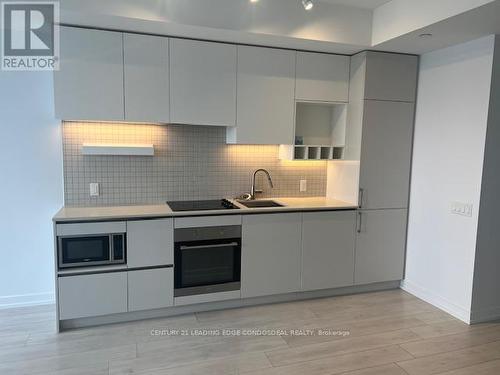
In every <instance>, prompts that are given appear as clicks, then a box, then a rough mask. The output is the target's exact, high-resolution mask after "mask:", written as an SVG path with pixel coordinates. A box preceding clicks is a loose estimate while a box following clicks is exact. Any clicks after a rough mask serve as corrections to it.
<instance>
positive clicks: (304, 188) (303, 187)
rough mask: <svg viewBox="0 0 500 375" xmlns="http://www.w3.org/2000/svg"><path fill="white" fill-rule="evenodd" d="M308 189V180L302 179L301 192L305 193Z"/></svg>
mask: <svg viewBox="0 0 500 375" xmlns="http://www.w3.org/2000/svg"><path fill="white" fill-rule="evenodd" d="M306 191H307V180H300V192H301V193H305V192H306Z"/></svg>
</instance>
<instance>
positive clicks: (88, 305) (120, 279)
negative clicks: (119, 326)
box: [58, 272, 127, 320]
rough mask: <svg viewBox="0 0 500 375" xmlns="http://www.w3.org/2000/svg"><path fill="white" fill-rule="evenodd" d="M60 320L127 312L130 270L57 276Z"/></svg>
mask: <svg viewBox="0 0 500 375" xmlns="http://www.w3.org/2000/svg"><path fill="white" fill-rule="evenodd" d="M58 290H59V319H61V320H66V319H76V318H86V317H91V316H100V315H109V314H117V313H123V312H127V273H126V272H114V273H103V274H94V275H79V276H65V277H59V278H58Z"/></svg>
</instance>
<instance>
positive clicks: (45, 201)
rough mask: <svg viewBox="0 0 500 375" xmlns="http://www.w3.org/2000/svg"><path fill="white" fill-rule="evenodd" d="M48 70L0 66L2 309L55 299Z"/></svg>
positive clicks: (57, 170) (55, 194)
mask: <svg viewBox="0 0 500 375" xmlns="http://www.w3.org/2000/svg"><path fill="white" fill-rule="evenodd" d="M52 101H53V94H52V74H51V73H48V72H44V73H41V72H5V71H0V124H1V127H2V129H1V132H2V135H1V137H0V176H2V183H1V184H0V196H1V205H0V210H1V211H0V212H1V215H0V238H1V245H0V259H1V261H0V308H2V307H6V306H14V305H24V304H36V303H44V302H48V301H53V299H54V276H53V273H54V260H53V258H54V257H53V240H52V238H53V237H52V222H51V218H52V216H53V215H54V213H55V212H56V211H57V210H58V209H59V208H60V207H61V206H62V204H63V187H62V152H61V136H60V126H59V124H58V122H57V121H56V120H55V119H54V115H53V104H52Z"/></svg>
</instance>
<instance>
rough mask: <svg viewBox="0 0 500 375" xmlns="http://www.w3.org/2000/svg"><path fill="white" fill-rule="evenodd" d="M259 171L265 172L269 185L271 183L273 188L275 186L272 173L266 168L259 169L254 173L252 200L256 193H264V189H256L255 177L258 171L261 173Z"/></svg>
mask: <svg viewBox="0 0 500 375" xmlns="http://www.w3.org/2000/svg"><path fill="white" fill-rule="evenodd" d="M259 172H264V173H265V174H266V175H267V180H268V181H269V185H271V188H274V184H273V179H272V178H271V175H270V174H269V172H268V171H266V170H265V169H257V170H256V171H255V172H254V173H253V179H252V189H251V190H250V199H251V200H254V199H255V194H257V193H262V190H255V177H256V176H257V173H259Z"/></svg>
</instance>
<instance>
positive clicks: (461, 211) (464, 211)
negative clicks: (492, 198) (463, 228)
mask: <svg viewBox="0 0 500 375" xmlns="http://www.w3.org/2000/svg"><path fill="white" fill-rule="evenodd" d="M472 208H473V205H472V203H462V202H451V213H452V214H455V215H461V216H467V217H472Z"/></svg>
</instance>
